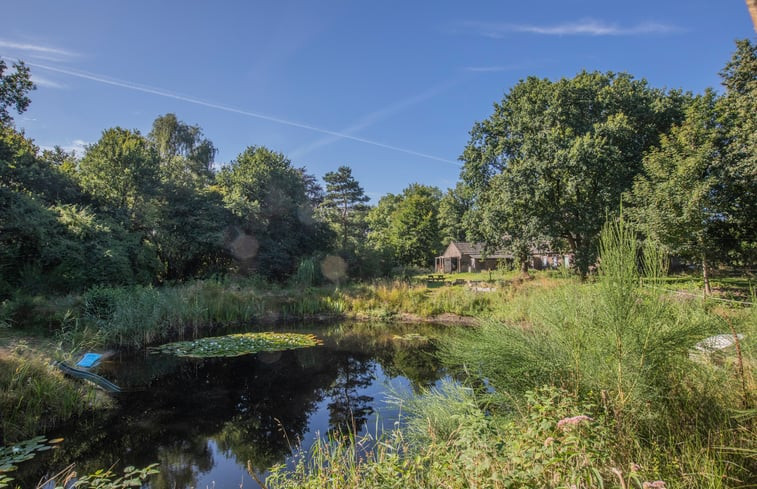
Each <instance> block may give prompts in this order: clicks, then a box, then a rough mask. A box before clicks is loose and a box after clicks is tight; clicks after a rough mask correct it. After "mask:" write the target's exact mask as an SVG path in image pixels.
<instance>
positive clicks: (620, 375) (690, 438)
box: [268, 225, 757, 489]
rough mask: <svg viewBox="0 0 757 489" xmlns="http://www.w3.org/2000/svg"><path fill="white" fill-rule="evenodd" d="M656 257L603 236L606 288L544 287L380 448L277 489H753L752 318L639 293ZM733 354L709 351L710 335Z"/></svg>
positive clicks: (331, 445)
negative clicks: (722, 338)
mask: <svg viewBox="0 0 757 489" xmlns="http://www.w3.org/2000/svg"><path fill="white" fill-rule="evenodd" d="M639 255H643V256H644V260H643V263H644V267H643V269H644V270H643V273H642V274H641V275H643V276H644V278H645V284H649V283H653V284H654V283H658V282H662V281H663V277H662V276H661V274H660V270H662V268H663V266H662V265H663V264H662V263H661V260H660V258H661V257H660V256H659V254H658V253H657V251H656V250H655V249H653V248H649V249H646V250H639V249H638V248H637V245H636V242H635V240H634V239H633V233H632V230H629V229H628V228H626V227H624V226H622V225H620V226H611V227H609V228H608V229H606V230H605V233H604V237H603V242H602V269H601V273H600V277H599V279H598V281H597V282H596V283H593V284H585V285H582V286H580V287H576V286H575V285H572V284H563V285H557V286H554V287H542V288H540V289H539V290H538V291H537V292H532V293H528V291H525V292H526V293H524V294H521V295H516V296H514V297H513V298H512V300H511V301H510V302H509V306H507V307H505V308H503V309H501V310H498V313H502V314H503V315H504V316H509V319H508V320H507V321H499V320H488V321H483V323H482V326H481V327H480V328H476V329H475V330H467V331H461V333H460V334H459V335H457V336H456V337H454V338H452V339H450V340H449V341H447V342H446V344H445V345H444V347H443V350H444V352H445V354H444V356H445V358H446V363H447V364H448V366H449V367H450V368H451V369H457V370H458V371H459V374H460V378H465V379H467V380H465V381H464V382H463V384H449V385H446V386H443V387H442V388H440V389H437V390H432V391H431V392H428V393H427V394H426V395H425V396H423V397H420V398H417V399H414V400H410V401H409V402H406V403H405V406H404V411H405V412H406V413H407V416H408V419H407V422H406V423H405V425H404V426H402V427H399V428H397V429H396V430H395V431H393V432H391V433H387V434H385V435H384V437H383V438H381V439H380V440H375V439H371V438H370V437H369V438H366V439H362V440H345V439H335V440H331V441H330V442H323V443H320V444H317V445H316V446H315V447H314V448H313V449H312V451H311V452H310V453H306V454H302V457H301V458H300V459H299V463H298V465H297V466H296V467H295V469H294V470H285V469H283V468H282V469H280V470H278V471H276V472H274V474H273V475H272V477H271V478H270V479H269V480H268V487H269V488H270V489H273V488H294V487H313V488H315V487H332V488H342V487H344V488H346V487H365V488H374V487H375V488H378V487H403V488H409V487H418V488H421V487H423V488H430V487H492V488H500V487H501V488H506V487H554V488H558V487H565V488H570V487H575V488H589V487H616V488H624V489H626V488H631V487H633V488H639V489H644V488H650V487H655V488H659V487H701V488H725V487H754V485H755V484H757V476H756V475H755V474H757V409H755V393H756V384H755V379H754V374H753V372H754V367H755V361H756V358H755V351H756V350H757V342H756V341H755V335H757V309H755V308H754V307H751V308H747V307H739V306H736V307H731V306H716V305H713V303H707V302H702V301H701V300H699V299H693V298H690V297H686V296H684V297H680V296H676V295H671V294H668V293H665V292H660V291H657V290H655V289H649V288H647V287H643V286H641V281H640V278H641V277H640V274H639V272H638V259H637V257H638V256H639ZM733 333H738V334H741V335H743V341H740V342H739V344H738V347H734V346H732V347H730V348H727V349H725V350H721V351H716V352H711V353H702V352H696V350H693V346H694V345H695V344H696V343H697V342H698V341H700V340H702V339H703V338H706V337H708V336H710V335H713V334H733Z"/></svg>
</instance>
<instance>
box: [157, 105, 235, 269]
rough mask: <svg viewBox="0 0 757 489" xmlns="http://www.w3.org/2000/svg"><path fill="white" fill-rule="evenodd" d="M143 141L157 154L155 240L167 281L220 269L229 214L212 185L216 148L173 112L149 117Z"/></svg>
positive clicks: (225, 255) (223, 260) (197, 129)
mask: <svg viewBox="0 0 757 489" xmlns="http://www.w3.org/2000/svg"><path fill="white" fill-rule="evenodd" d="M148 141H149V142H150V143H151V145H152V146H153V148H154V150H155V152H156V153H157V155H158V160H159V169H158V175H159V179H160V183H159V192H158V193H157V195H156V199H155V208H156V224H155V226H154V228H153V229H152V230H151V232H150V235H149V239H150V241H152V242H154V243H155V246H156V248H157V251H158V254H159V256H160V259H161V261H162V262H163V265H164V272H163V276H164V278H166V279H169V280H180V279H184V278H189V277H194V276H201V275H204V274H207V273H210V272H217V271H221V270H222V269H223V267H224V265H225V264H227V263H228V261H229V258H230V257H229V254H228V253H227V251H226V249H225V246H224V239H225V235H226V231H227V230H228V228H229V226H230V225H231V224H232V215H231V213H230V212H229V211H228V210H227V209H226V208H225V207H224V205H223V199H222V198H221V195H220V194H219V193H218V192H217V191H216V190H215V189H213V188H211V184H212V183H213V178H214V174H213V158H214V157H215V154H216V149H215V146H214V145H213V143H212V142H211V141H210V140H209V139H207V138H205V137H204V135H203V132H202V129H201V128H200V127H199V126H196V125H194V126H192V125H189V124H187V123H185V122H183V121H180V120H179V119H178V118H177V117H176V115H174V114H166V115H162V116H159V117H158V118H156V119H155V121H154V122H153V125H152V130H151V131H150V134H149V135H148Z"/></svg>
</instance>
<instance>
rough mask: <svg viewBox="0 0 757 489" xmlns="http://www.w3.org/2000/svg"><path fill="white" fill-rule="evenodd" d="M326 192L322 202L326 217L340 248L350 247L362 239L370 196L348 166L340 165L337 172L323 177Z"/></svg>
mask: <svg viewBox="0 0 757 489" xmlns="http://www.w3.org/2000/svg"><path fill="white" fill-rule="evenodd" d="M323 181H324V182H326V194H325V196H324V198H323V202H322V203H321V208H322V209H323V211H324V214H325V216H326V219H327V220H328V221H329V222H330V223H331V225H332V226H333V227H334V228H335V231H336V232H337V235H338V236H339V248H340V249H342V250H347V249H348V248H350V245H351V243H350V242H351V241H353V244H354V241H355V240H360V239H361V238H362V237H363V235H364V234H365V214H366V212H367V210H368V207H367V206H366V205H365V203H366V202H368V200H370V199H369V197H368V196H367V195H365V191H364V190H363V187H361V186H360V183H358V181H357V180H356V179H355V177H353V176H352V169H351V168H350V167H349V166H345V165H343V166H340V167H339V168H338V169H337V171H335V172H328V173H326V174H325V175H324V176H323Z"/></svg>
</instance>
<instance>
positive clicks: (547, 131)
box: [461, 71, 686, 272]
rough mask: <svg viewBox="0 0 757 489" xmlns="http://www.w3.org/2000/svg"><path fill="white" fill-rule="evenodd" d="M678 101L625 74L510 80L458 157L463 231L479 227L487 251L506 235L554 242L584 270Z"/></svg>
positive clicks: (676, 112)
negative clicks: (466, 209) (467, 211)
mask: <svg viewBox="0 0 757 489" xmlns="http://www.w3.org/2000/svg"><path fill="white" fill-rule="evenodd" d="M685 99H686V97H684V96H683V95H681V94H680V93H679V92H664V91H662V90H659V89H654V88H650V87H649V86H648V84H647V82H646V81H645V80H643V79H642V80H636V79H634V78H633V77H631V75H628V74H625V73H621V74H616V73H612V72H609V73H599V72H585V71H584V72H581V73H579V74H578V75H576V76H575V77H574V78H570V79H568V78H563V79H560V80H557V81H550V80H547V79H541V78H536V77H529V78H527V79H526V80H523V81H521V82H519V83H518V84H516V85H515V86H514V87H513V88H512V89H510V90H509V91H508V92H507V93H506V94H505V96H504V98H503V99H502V101H501V102H500V103H496V104H495V105H494V112H493V114H492V115H491V116H490V117H489V118H488V119H486V120H485V121H482V122H479V123H476V124H475V125H474V126H473V129H472V130H471V138H470V142H469V143H468V146H466V148H465V151H464V152H463V155H462V160H463V161H464V163H465V165H464V168H463V171H462V174H461V176H462V179H463V181H464V182H465V183H466V184H467V185H468V186H469V187H470V188H471V189H472V191H473V193H474V204H473V206H472V207H473V210H472V213H473V218H472V219H470V222H471V225H472V226H474V229H475V227H476V226H484V229H481V228H479V232H478V235H479V236H481V237H483V238H485V239H487V241H489V242H490V244H491V245H494V246H499V245H501V244H503V240H504V237H505V236H506V235H508V234H512V233H516V234H518V235H522V238H523V239H525V240H527V241H533V240H534V239H536V238H537V237H538V236H537V235H545V236H549V237H551V238H553V239H563V240H565V242H567V243H568V246H569V249H570V251H571V252H572V253H574V254H575V255H576V260H577V263H578V265H579V266H580V268H581V270H582V271H584V272H585V271H586V270H587V269H588V266H589V265H590V264H591V263H593V261H594V259H595V256H596V239H597V236H598V234H599V231H600V229H601V227H602V224H603V223H604V221H605V219H606V217H607V213H608V212H612V211H613V210H615V209H617V208H618V206H619V203H620V197H621V194H622V193H623V192H624V191H626V190H627V189H628V188H629V186H630V184H631V182H632V181H633V177H634V176H635V175H637V174H638V173H639V172H640V171H641V168H642V165H641V160H642V155H643V154H644V152H645V151H646V150H648V149H649V148H650V147H652V146H653V145H655V144H656V143H657V141H658V139H659V134H661V133H663V132H665V131H666V130H667V129H668V128H669V127H670V126H671V125H672V124H673V123H675V122H677V121H679V120H680V119H681V106H682V105H683V103H684V101H685ZM503 195H506V197H504V196H503ZM491 213H495V214H496V218H494V219H491V218H487V217H486V214H491ZM497 223H501V225H499V224H497ZM492 227H493V228H492ZM527 234H529V235H527Z"/></svg>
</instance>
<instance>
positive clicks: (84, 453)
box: [18, 323, 445, 489]
mask: <svg viewBox="0 0 757 489" xmlns="http://www.w3.org/2000/svg"><path fill="white" fill-rule="evenodd" d="M273 329H274V328H266V329H265V330H273ZM275 330H276V331H290V332H301V333H310V334H314V335H316V336H317V337H318V338H319V339H321V340H322V341H323V344H322V345H318V346H314V347H309V348H301V349H296V350H288V351H281V352H267V353H258V354H254V355H244V356H239V357H233V358H208V359H197V358H182V357H176V356H173V355H168V354H149V353H144V352H139V353H129V354H126V353H124V354H117V355H114V356H113V357H111V358H110V359H109V360H108V361H106V362H104V363H103V364H101V366H100V367H98V370H97V373H99V374H101V375H103V376H105V377H107V378H108V379H110V380H112V381H113V382H114V383H116V384H117V385H119V386H120V387H121V388H122V389H124V392H123V393H121V394H119V395H118V396H117V397H116V404H117V405H116V408H115V409H113V410H111V411H109V412H108V413H107V415H101V416H98V417H97V418H95V419H91V418H87V419H80V420H77V421H76V423H75V424H72V425H71V426H67V427H64V428H63V429H62V430H61V431H58V432H56V433H51V434H50V435H51V436H63V437H64V438H65V441H64V442H63V443H62V444H61V446H60V448H59V449H57V450H53V451H51V452H48V453H45V454H43V455H39V456H38V457H37V458H36V459H34V460H33V461H31V462H28V463H27V464H25V466H22V467H21V469H22V470H21V472H20V473H18V476H20V477H19V481H20V482H21V483H22V487H27V486H32V487H33V484H34V483H36V482H37V481H39V478H40V477H41V476H43V475H44V474H45V473H46V472H47V471H51V470H55V469H58V470H59V469H60V468H62V467H65V466H67V465H68V464H70V463H75V464H76V470H77V472H79V473H89V472H92V471H94V470H97V469H101V468H109V467H112V466H115V467H114V468H115V469H117V470H118V471H119V472H120V470H121V469H122V468H123V467H125V466H127V465H135V466H138V467H139V466H146V465H148V464H150V463H154V462H158V463H159V464H160V474H159V475H156V476H154V477H153V478H152V479H151V480H150V485H149V487H151V488H154V489H168V488H185V487H194V488H205V487H210V488H213V487H218V488H227V487H240V486H241V487H244V488H256V487H258V485H257V484H256V483H255V482H254V480H253V479H252V478H251V477H250V475H249V474H248V472H247V465H248V462H249V464H250V465H251V466H252V467H253V468H254V469H255V471H256V472H257V474H258V475H259V476H260V477H261V478H263V477H264V476H265V472H266V470H267V469H268V468H270V467H271V466H272V465H274V464H278V463H286V462H288V461H290V459H291V456H292V450H293V449H294V448H295V447H296V446H298V445H302V447H304V448H308V447H309V446H310V445H311V444H312V443H313V441H314V440H315V439H316V437H318V436H326V434H327V433H328V432H329V431H330V430H342V431H343V432H344V431H346V430H349V429H354V427H357V428H358V429H359V430H360V431H365V430H369V431H371V432H373V431H375V430H376V429H377V428H378V429H382V427H383V428H385V429H391V427H392V426H393V425H394V423H395V421H397V420H398V418H399V417H400V416H401V413H400V409H399V407H398V406H397V404H396V403H392V402H388V400H389V399H388V398H389V397H392V396H396V395H400V396H407V395H412V393H413V392H417V391H418V390H420V389H421V388H423V387H429V386H431V385H433V384H434V383H436V382H437V381H438V380H439V379H440V378H441V377H443V376H444V375H445V374H444V371H443V370H442V368H441V367H440V365H439V362H438V360H437V358H436V356H435V348H436V347H435V344H436V343H435V340H434V338H438V337H439V335H441V334H443V331H444V327H434V326H430V325H389V324H369V323H356V324H337V325H331V326H320V327H310V328H307V327H294V328H292V327H277V328H275Z"/></svg>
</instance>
